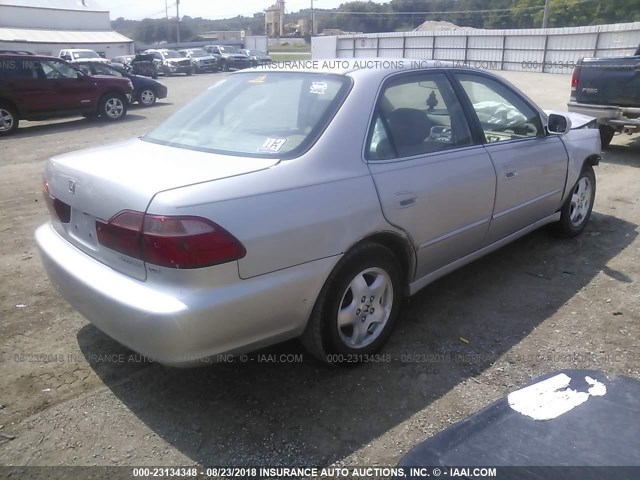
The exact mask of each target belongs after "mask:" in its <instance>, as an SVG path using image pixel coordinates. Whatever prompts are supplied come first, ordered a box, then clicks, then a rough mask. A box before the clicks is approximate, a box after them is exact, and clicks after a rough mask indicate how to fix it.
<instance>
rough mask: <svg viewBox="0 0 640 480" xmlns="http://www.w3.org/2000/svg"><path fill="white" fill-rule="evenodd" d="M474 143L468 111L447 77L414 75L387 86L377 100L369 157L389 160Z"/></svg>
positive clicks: (370, 134) (429, 74) (428, 74)
mask: <svg viewBox="0 0 640 480" xmlns="http://www.w3.org/2000/svg"><path fill="white" fill-rule="evenodd" d="M471 143H472V141H471V135H470V133H469V128H468V127H467V123H466V120H465V118H464V114H463V112H462V109H461V107H460V105H459V103H458V101H457V98H456V96H455V93H454V92H453V89H452V88H451V85H450V84H449V81H448V80H447V78H446V76H445V75H444V74H439V73H420V74H411V75H404V76H402V77H400V78H397V79H394V80H392V82H390V83H388V84H387V85H386V86H385V88H384V90H383V92H382V94H381V96H380V98H379V99H378V102H377V106H376V112H375V115H374V120H373V124H372V128H371V130H370V133H369V137H368V141H367V146H366V156H367V159H369V160H389V159H394V158H403V157H411V156H415V155H424V154H429V153H434V152H439V151H442V150H448V149H451V148H456V147H462V146H466V145H470V144H471Z"/></svg>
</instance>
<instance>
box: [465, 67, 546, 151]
mask: <svg viewBox="0 0 640 480" xmlns="http://www.w3.org/2000/svg"><path fill="white" fill-rule="evenodd" d="M456 76H457V78H458V80H459V81H460V83H461V85H462V88H463V89H464V91H465V92H466V94H467V96H468V97H469V100H471V103H472V105H473V109H474V110H475V112H476V115H477V116H478V120H479V121H480V126H481V127H482V130H483V131H484V136H485V138H486V140H487V142H502V141H507V140H517V139H521V138H527V137H534V138H535V137H540V136H544V135H545V133H544V129H543V128H542V122H541V120H540V115H538V112H537V111H536V110H534V109H533V108H532V107H531V106H530V105H529V104H527V102H525V100H524V99H523V98H521V97H520V96H519V95H517V94H516V93H515V92H513V91H512V90H511V89H509V88H507V87H506V86H505V85H503V84H502V83H500V82H499V81H497V80H494V79H492V78H489V77H485V76H482V75H473V74H468V73H461V74H457V75H456Z"/></svg>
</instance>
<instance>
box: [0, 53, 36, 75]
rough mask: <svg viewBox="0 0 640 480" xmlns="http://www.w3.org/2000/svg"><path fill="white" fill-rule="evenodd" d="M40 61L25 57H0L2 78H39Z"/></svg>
mask: <svg viewBox="0 0 640 480" xmlns="http://www.w3.org/2000/svg"><path fill="white" fill-rule="evenodd" d="M37 67H38V63H37V61H35V60H25V59H23V58H3V59H0V78H1V79H3V80H28V79H37V78H38V68H37Z"/></svg>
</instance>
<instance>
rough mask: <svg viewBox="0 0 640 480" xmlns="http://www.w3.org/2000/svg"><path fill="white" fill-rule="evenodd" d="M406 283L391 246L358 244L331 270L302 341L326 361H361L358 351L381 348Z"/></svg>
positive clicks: (366, 352) (310, 351) (394, 317)
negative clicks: (389, 247) (403, 281)
mask: <svg viewBox="0 0 640 480" xmlns="http://www.w3.org/2000/svg"><path fill="white" fill-rule="evenodd" d="M374 285H375V287H374V288H373V289H372V286H374ZM402 287H403V285H402V269H401V268H400V262H399V261H398V258H397V257H396V256H395V255H394V254H393V253H392V252H391V251H390V250H389V249H388V248H386V247H384V246H382V245H379V244H376V243H364V244H361V245H358V246H356V247H355V248H354V249H353V250H351V251H350V252H349V253H347V254H346V255H345V256H344V257H343V258H342V259H341V260H340V262H339V263H338V265H337V266H336V268H334V270H333V271H332V272H331V274H330V275H329V278H328V279H327V281H326V283H325V285H324V287H323V288H322V291H321V292H320V295H319V296H318V299H317V300H316V303H315V305H314V308H313V311H312V313H311V316H310V318H309V321H308V323H307V327H306V329H305V331H304V332H303V334H302V336H301V341H302V344H303V345H304V347H305V348H306V350H307V351H308V352H309V353H310V354H312V355H313V356H314V357H316V358H317V359H318V360H320V361H322V362H326V363H330V364H336V365H339V364H346V363H359V359H360V357H359V356H360V355H371V354H373V353H375V352H377V351H378V350H379V349H380V348H381V347H382V346H383V345H384V344H385V342H386V341H387V340H388V338H389V335H391V332H392V330H393V327H394V325H395V323H396V320H397V317H398V313H399V311H400V307H401V303H402V299H403V291H402V290H403V288H402Z"/></svg>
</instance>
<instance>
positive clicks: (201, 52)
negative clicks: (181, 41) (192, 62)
mask: <svg viewBox="0 0 640 480" xmlns="http://www.w3.org/2000/svg"><path fill="white" fill-rule="evenodd" d="M191 56H192V57H208V56H209V54H208V53H207V52H205V51H204V50H200V49H198V50H191Z"/></svg>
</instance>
